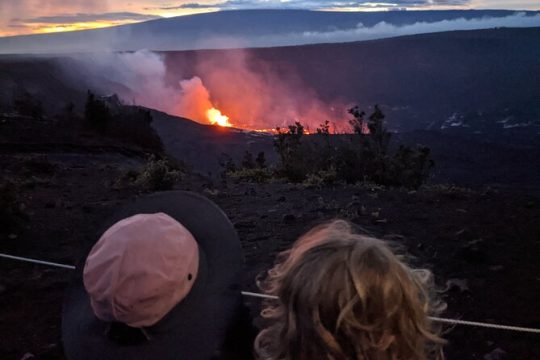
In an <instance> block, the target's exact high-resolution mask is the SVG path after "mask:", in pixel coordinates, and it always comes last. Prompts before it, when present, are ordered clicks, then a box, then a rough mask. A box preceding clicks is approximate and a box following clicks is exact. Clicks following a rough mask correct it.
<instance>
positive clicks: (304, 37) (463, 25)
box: [267, 12, 540, 44]
mask: <svg viewBox="0 0 540 360" xmlns="http://www.w3.org/2000/svg"><path fill="white" fill-rule="evenodd" d="M537 26H540V14H536V15H533V16H528V15H527V14H526V13H523V12H518V13H515V14H513V15H510V16H505V17H493V18H489V17H482V18H473V19H465V18H458V19H453V20H442V21H437V22H416V23H414V24H410V25H402V26H396V25H392V24H389V23H387V22H384V21H382V22H379V23H377V24H376V25H375V26H371V27H366V26H364V25H363V24H362V23H359V24H358V25H357V26H356V28H353V29H347V30H335V31H326V32H303V33H291V34H288V35H285V36H282V37H280V38H279V39H270V38H268V39H267V41H279V42H280V43H284V44H301V43H304V44H305V43H324V42H348V41H362V40H372V39H382V38H388V37H395V36H403V35H414V34H423V33H433V32H442V31H454V30H477V29H490V28H497V27H537Z"/></svg>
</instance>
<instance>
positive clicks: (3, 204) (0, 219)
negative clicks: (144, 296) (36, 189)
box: [0, 181, 22, 232]
mask: <svg viewBox="0 0 540 360" xmlns="http://www.w3.org/2000/svg"><path fill="white" fill-rule="evenodd" d="M17 194H18V191H17V188H16V186H15V185H14V184H13V183H11V182H9V181H6V182H3V183H0V229H1V230H0V231H2V232H3V231H6V232H9V231H13V230H15V229H16V228H17V227H18V226H19V222H20V219H21V215H22V213H21V211H20V210H19V207H18V200H17Z"/></svg>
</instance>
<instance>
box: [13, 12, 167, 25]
mask: <svg viewBox="0 0 540 360" xmlns="http://www.w3.org/2000/svg"><path fill="white" fill-rule="evenodd" d="M157 18H160V16H156V15H148V14H138V13H132V12H109V13H101V14H89V13H78V14H69V15H56V16H39V17H35V18H30V19H17V18H16V19H12V20H11V22H12V23H27V24H74V23H82V22H95V21H107V22H114V21H126V20H132V21H144V20H153V19H157Z"/></svg>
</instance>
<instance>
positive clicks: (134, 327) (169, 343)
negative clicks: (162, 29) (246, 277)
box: [62, 191, 255, 360]
mask: <svg viewBox="0 0 540 360" xmlns="http://www.w3.org/2000/svg"><path fill="white" fill-rule="evenodd" d="M110 224H112V226H109V225H110ZM107 225H108V226H107V227H108V229H107V230H106V231H105V232H104V233H103V235H102V236H101V238H100V239H99V241H98V242H97V243H96V244H95V245H94V246H93V247H92V249H91V250H90V253H89V254H88V256H87V257H86V261H85V263H84V267H83V268H82V271H81V272H80V273H79V276H78V279H77V281H76V283H75V284H74V286H73V287H72V288H71V289H70V290H69V291H68V293H67V296H66V299H65V302H64V307H63V314H62V339H63V345H64V351H65V354H66V356H67V358H68V359H70V360H93V359H99V360H109V359H110V360H120V359H121V360H128V359H141V360H147V359H148V360H151V359H152V360H153V359H165V360H166V359H175V360H210V359H246V358H247V359H249V358H251V353H252V351H251V348H252V344H253V342H252V340H253V338H254V336H255V332H254V328H253V327H252V325H251V321H250V320H249V316H248V315H247V309H246V308H245V307H244V306H243V304H242V299H241V293H240V287H239V273H240V271H241V266H242V261H243V260H242V255H241V246H240V241H239V239H238V236H237V234H236V231H235V230H234V227H233V226H232V224H231V222H230V221H229V219H228V218H227V216H226V215H225V214H224V213H223V211H222V210H221V209H220V208H219V207H217V205H215V204H214V203H213V202H211V201H210V200H208V199H207V198H205V197H203V196H200V195H198V194H194V193H190V192H184V191H174V192H165V193H160V194H154V195H151V196H146V197H143V198H139V199H138V200H136V201H134V202H132V203H130V204H128V205H127V206H126V207H124V208H123V209H122V210H121V211H119V212H118V213H117V214H115V215H114V216H113V217H112V218H111V219H110V221H109V222H108V224H107Z"/></svg>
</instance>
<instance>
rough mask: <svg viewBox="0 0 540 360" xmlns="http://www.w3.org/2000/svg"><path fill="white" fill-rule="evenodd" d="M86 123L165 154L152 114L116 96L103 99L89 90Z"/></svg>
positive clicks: (102, 131)
mask: <svg viewBox="0 0 540 360" xmlns="http://www.w3.org/2000/svg"><path fill="white" fill-rule="evenodd" d="M84 120H85V124H86V125H87V126H88V127H89V128H90V129H92V130H95V131H98V132H100V133H101V134H103V135H105V136H108V137H112V138H115V139H121V140H124V141H125V142H128V143H131V144H134V145H137V146H140V147H142V148H144V149H147V150H150V151H152V152H154V153H162V152H163V143H162V142H161V139H160V137H159V135H158V134H157V133H156V132H155V130H154V129H153V128H152V125H151V124H152V121H153V118H152V114H151V113H150V111H149V110H147V109H144V108H140V107H136V106H125V105H123V104H122V103H121V102H120V99H119V98H118V96H116V95H113V96H110V97H108V98H106V99H100V98H98V97H96V95H95V94H94V93H92V92H91V91H88V95H87V98H86V106H85V109H84Z"/></svg>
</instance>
